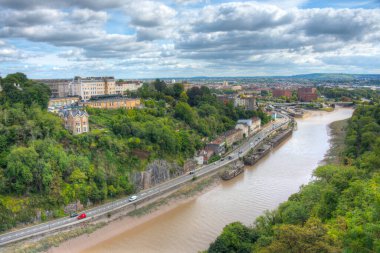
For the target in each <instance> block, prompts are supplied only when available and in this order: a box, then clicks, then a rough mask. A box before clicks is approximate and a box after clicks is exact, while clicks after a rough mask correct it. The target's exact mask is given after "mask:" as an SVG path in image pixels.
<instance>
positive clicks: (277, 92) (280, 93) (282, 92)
mask: <svg viewBox="0 0 380 253" xmlns="http://www.w3.org/2000/svg"><path fill="white" fill-rule="evenodd" d="M272 95H273V97H275V98H278V97H287V98H291V97H292V91H291V90H286V89H273V91H272Z"/></svg>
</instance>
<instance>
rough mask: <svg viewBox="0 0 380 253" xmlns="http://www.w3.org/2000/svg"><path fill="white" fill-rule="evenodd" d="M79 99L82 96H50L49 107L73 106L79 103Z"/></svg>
mask: <svg viewBox="0 0 380 253" xmlns="http://www.w3.org/2000/svg"><path fill="white" fill-rule="evenodd" d="M79 101H80V97H62V98H58V97H57V98H50V99H49V104H48V106H49V108H52V107H63V106H71V105H75V104H77V103H78V102H79Z"/></svg>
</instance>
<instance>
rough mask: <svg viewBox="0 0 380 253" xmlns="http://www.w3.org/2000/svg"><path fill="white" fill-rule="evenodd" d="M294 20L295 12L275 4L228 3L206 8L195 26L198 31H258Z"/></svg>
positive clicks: (197, 18) (198, 17)
mask: <svg viewBox="0 0 380 253" xmlns="http://www.w3.org/2000/svg"><path fill="white" fill-rule="evenodd" d="M293 20H294V14H293V13H291V12H286V11H284V10H282V9H280V8H278V7H276V6H273V5H262V4H258V3H255V2H251V3H227V4H221V5H217V6H207V7H206V8H204V9H203V10H202V11H201V12H200V13H199V15H197V16H196V21H195V22H194V23H193V26H194V31H196V32H217V31H236V30H238V31H257V30H262V29H265V28H274V27H277V26H281V25H286V24H289V23H291V22H292V21H293Z"/></svg>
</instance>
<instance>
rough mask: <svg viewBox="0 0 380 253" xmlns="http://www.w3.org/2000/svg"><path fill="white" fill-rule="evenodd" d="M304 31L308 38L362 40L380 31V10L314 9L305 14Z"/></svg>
mask: <svg viewBox="0 0 380 253" xmlns="http://www.w3.org/2000/svg"><path fill="white" fill-rule="evenodd" d="M303 16H304V17H303V19H304V24H303V27H302V29H304V31H305V32H306V34H307V35H308V36H318V35H330V36H335V37H336V38H340V39H342V40H351V39H358V40H362V39H363V37H364V36H365V35H366V34H370V33H372V32H374V31H376V30H377V31H379V28H380V26H379V25H380V12H379V10H364V9H356V10H351V9H341V10H335V9H313V10H308V11H305V12H304V13H303Z"/></svg>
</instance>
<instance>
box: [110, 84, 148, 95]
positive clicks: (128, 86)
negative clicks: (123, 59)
mask: <svg viewBox="0 0 380 253" xmlns="http://www.w3.org/2000/svg"><path fill="white" fill-rule="evenodd" d="M141 86H142V82H140V81H127V82H118V83H116V84H115V92H116V94H121V95H123V94H124V92H125V91H127V90H129V91H134V90H137V89H139V88H140V87H141Z"/></svg>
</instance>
